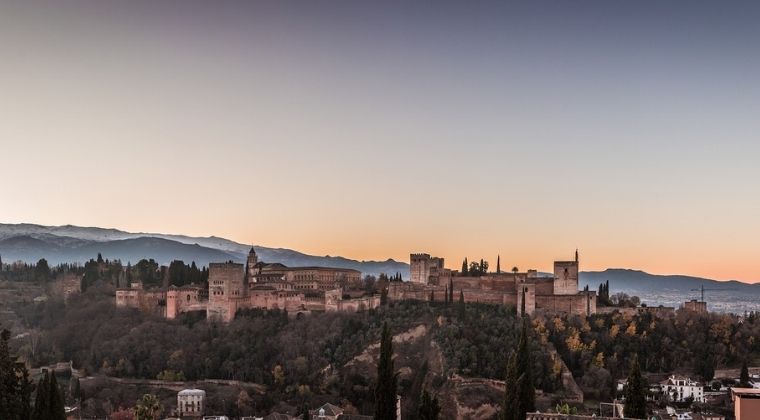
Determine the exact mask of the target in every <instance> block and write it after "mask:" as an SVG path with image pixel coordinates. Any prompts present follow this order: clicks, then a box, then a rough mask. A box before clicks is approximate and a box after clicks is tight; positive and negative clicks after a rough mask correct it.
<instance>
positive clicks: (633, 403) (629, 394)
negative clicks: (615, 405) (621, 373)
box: [623, 355, 647, 419]
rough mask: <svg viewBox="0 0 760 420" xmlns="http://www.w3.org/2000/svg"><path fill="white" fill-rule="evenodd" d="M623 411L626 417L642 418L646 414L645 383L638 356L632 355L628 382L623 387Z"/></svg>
mask: <svg viewBox="0 0 760 420" xmlns="http://www.w3.org/2000/svg"><path fill="white" fill-rule="evenodd" d="M623 412H624V414H625V416H626V417H628V418H632V419H643V418H646V416H647V401H646V383H645V380H644V378H643V377H642V376H641V367H640V366H639V358H638V357H637V356H635V355H634V356H633V362H632V364H631V372H630V373H629V374H628V383H627V385H626V388H625V405H624V406H623Z"/></svg>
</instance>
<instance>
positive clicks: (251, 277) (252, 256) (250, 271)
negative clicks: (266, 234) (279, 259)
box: [245, 247, 259, 283]
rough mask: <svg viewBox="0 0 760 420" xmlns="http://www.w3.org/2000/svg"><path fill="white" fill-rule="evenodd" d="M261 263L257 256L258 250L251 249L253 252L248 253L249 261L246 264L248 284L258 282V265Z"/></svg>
mask: <svg viewBox="0 0 760 420" xmlns="http://www.w3.org/2000/svg"><path fill="white" fill-rule="evenodd" d="M258 262H259V257H258V256H257V255H256V250H254V249H253V247H251V251H250V252H248V260H247V261H246V264H245V268H246V269H245V279H246V283H255V282H256V264H258Z"/></svg>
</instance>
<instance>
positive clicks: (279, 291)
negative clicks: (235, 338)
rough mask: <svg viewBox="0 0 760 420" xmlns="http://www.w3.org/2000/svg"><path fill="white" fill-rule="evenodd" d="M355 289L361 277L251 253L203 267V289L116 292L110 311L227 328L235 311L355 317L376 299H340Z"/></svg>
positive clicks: (132, 288) (139, 287)
mask: <svg viewBox="0 0 760 420" xmlns="http://www.w3.org/2000/svg"><path fill="white" fill-rule="evenodd" d="M360 284H361V272H359V271H357V270H350V269H344V268H330V267H286V266H285V265H282V264H279V263H275V264H267V263H263V262H260V261H259V260H258V256H257V255H256V251H254V249H253V248H251V251H250V252H249V253H248V258H247V261H246V264H245V265H244V264H239V263H234V262H231V261H230V262H225V263H211V264H209V277H208V289H206V288H205V287H199V286H182V287H174V286H172V287H168V288H166V289H165V290H150V291H148V290H144V289H143V288H142V285H141V284H139V283H135V284H132V285H131V286H130V287H129V288H120V289H117V290H116V305H117V306H122V307H134V308H138V309H141V310H143V311H145V312H153V313H161V314H162V315H164V316H165V317H166V318H169V319H174V318H176V317H177V316H179V314H181V313H185V312H195V311H205V312H206V316H207V318H209V319H215V320H220V321H223V322H229V321H231V320H233V319H234V318H235V314H236V313H237V311H238V310H240V309H280V310H286V311H288V312H289V313H292V314H299V313H309V312H311V311H361V310H365V309H372V308H375V307H377V306H379V305H380V297H379V296H362V297H357V298H346V299H344V294H343V291H344V290H346V289H348V288H349V287H352V286H358V285H360Z"/></svg>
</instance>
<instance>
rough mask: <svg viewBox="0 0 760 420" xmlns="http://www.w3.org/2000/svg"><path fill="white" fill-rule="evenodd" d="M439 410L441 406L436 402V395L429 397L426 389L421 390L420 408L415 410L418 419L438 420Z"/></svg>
mask: <svg viewBox="0 0 760 420" xmlns="http://www.w3.org/2000/svg"><path fill="white" fill-rule="evenodd" d="M440 412H441V406H440V404H439V403H438V397H431V396H430V393H428V392H427V390H425V391H422V398H421V401H420V408H419V410H418V411H417V418H418V419H419V420H438V415H439V414H440Z"/></svg>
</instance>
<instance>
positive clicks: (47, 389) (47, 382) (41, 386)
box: [32, 371, 66, 420]
mask: <svg viewBox="0 0 760 420" xmlns="http://www.w3.org/2000/svg"><path fill="white" fill-rule="evenodd" d="M65 418H66V413H65V409H64V404H63V395H61V390H60V388H59V387H58V380H57V379H56V378H55V374H51V373H49V372H48V371H45V374H44V375H43V376H42V378H40V381H39V383H38V384H37V398H36V399H35V402H34V411H33V412H32V419H33V420H64V419H65Z"/></svg>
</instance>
